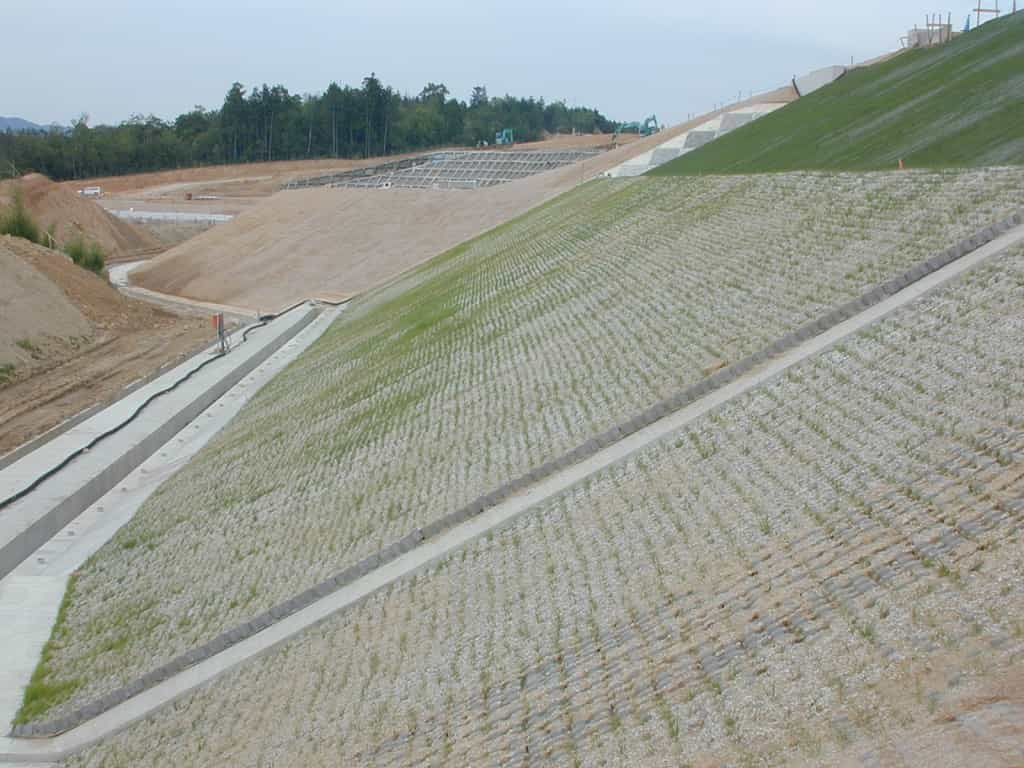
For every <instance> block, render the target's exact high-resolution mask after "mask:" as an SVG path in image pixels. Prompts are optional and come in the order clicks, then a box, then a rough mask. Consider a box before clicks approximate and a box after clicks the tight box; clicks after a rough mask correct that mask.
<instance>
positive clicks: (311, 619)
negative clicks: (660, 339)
mask: <svg viewBox="0 0 1024 768" xmlns="http://www.w3.org/2000/svg"><path fill="white" fill-rule="evenodd" d="M1021 221H1022V218H1021V214H1016V215H1015V216H1014V217H1013V218H1012V219H1010V220H1007V221H1006V222H1002V223H1000V224H999V225H997V226H995V227H989V228H986V229H985V230H984V231H983V232H981V233H979V234H978V235H976V236H975V237H973V238H970V239H968V240H965V241H963V242H961V243H959V244H957V245H956V246H954V247H952V248H950V249H948V250H947V251H945V252H943V253H942V254H938V255H936V256H934V257H933V258H931V259H929V260H928V261H926V262H922V263H921V264H919V265H917V266H916V267H914V268H912V269H910V270H908V271H907V272H906V273H904V274H903V275H900V276H898V277H896V278H893V279H892V280H890V281H889V282H887V283H885V284H883V285H881V286H878V287H877V288H875V289H873V290H872V291H869V292H868V293H867V294H865V295H864V296H862V297H860V298H859V299H856V300H854V301H851V302H848V303H847V304H844V305H842V306H840V307H837V308H836V309H834V310H833V311H832V312H830V313H828V314H827V315H825V316H823V317H822V318H819V319H818V320H817V321H814V322H812V323H808V324H806V325H805V326H802V327H801V328H799V329H798V330H797V331H794V332H793V333H791V334H788V335H787V336H785V337H783V338H782V339H779V340H778V341H777V342H776V343H775V344H773V345H771V346H770V347H767V348H766V349H764V350H761V351H760V352H758V353H755V354H754V355H751V356H750V357H748V358H746V359H744V360H742V361H739V362H738V363H736V364H734V365H732V366H729V367H727V368H725V369H723V370H722V371H719V372H718V373H716V374H714V375H713V376H711V377H708V378H707V379H705V380H704V381H702V382H699V383H698V384H696V385H694V386H693V387H691V388H689V389H688V390H685V391H684V392H681V393H679V394H677V395H675V396H673V397H672V398H669V399H668V400H666V401H663V402H662V403H658V404H656V405H654V406H652V407H651V408H650V409H648V410H647V411H645V412H644V413H643V414H640V415H638V416H637V417H634V418H633V419H630V420H629V421H628V422H625V423H624V424H623V425H620V426H616V427H613V428H612V429H611V430H608V431H607V432H605V433H603V434H602V435H599V436H598V437H597V438H593V439H592V440H589V441H587V443H586V444H584V445H583V446H580V447H579V448H577V449H576V450H574V451H571V452H570V453H569V454H567V455H566V456H564V457H561V458H559V459H557V460H555V461H553V462H549V463H548V464H546V465H544V466H543V467H540V468H538V469H537V470H534V471H533V472H531V473H529V474H528V475H526V476H525V477H523V478H518V479H516V480H513V481H510V482H509V483H507V484H506V485H505V486H503V487H502V488H501V489H498V490H497V491H494V492H492V493H491V494H487V496H484V497H481V498H480V499H477V500H476V501H474V502H471V503H470V504H469V505H467V507H465V508H463V509H461V510H457V511H456V512H453V513H451V514H450V515H448V516H446V517H445V518H442V519H441V520H439V521H437V522H436V523H433V524H431V525H430V526H427V528H424V529H423V530H418V529H417V530H416V531H414V532H413V533H411V534H410V535H409V536H407V537H406V538H405V539H403V540H402V541H401V542H396V543H395V544H393V545H392V546H391V547H388V549H386V550H385V551H384V552H382V553H379V554H378V555H374V556H372V557H371V558H368V560H367V561H364V562H363V563H360V564H359V565H357V566H354V567H353V568H350V569H348V571H346V572H344V573H343V574H339V575H338V576H336V577H334V578H333V579H328V580H327V581H325V582H323V583H322V584H319V585H317V586H316V587H313V588H312V589H311V590H307V592H305V593H303V594H302V595H299V596H297V597H296V598H293V600H290V601H288V602H287V603H285V604H283V605H282V606H277V607H275V608H273V609H271V611H268V612H267V613H266V614H264V616H261V617H257V618H256V619H254V620H253V621H252V622H249V623H248V624H247V625H246V626H245V627H241V628H236V629H234V630H231V631H229V632H227V633H225V634H224V635H223V636H221V637H220V638H217V639H216V640H215V641H213V642H212V643H211V644H207V649H209V648H216V649H217V650H215V651H214V652H212V653H205V655H204V650H203V649H196V651H192V652H190V653H189V654H186V655H185V656H184V657H183V659H184V661H185V666H183V667H182V668H181V670H180V671H178V672H175V673H174V674H167V675H163V676H161V675H160V674H157V675H152V674H151V675H150V676H147V677H150V678H151V687H147V686H146V685H144V684H142V682H141V681H136V683H134V684H130V686H129V688H131V687H132V686H137V688H138V691H137V692H136V693H134V694H132V695H131V696H129V697H128V698H125V699H123V700H121V701H119V703H117V704H115V705H113V706H112V707H110V708H106V709H105V708H104V707H103V703H102V702H94V703H93V704H92V705H88V706H87V707H85V708H84V710H83V712H82V714H83V715H84V714H88V715H89V717H88V718H87V719H85V720H84V722H81V723H80V724H77V725H75V726H73V727H70V729H69V730H66V731H65V732H63V733H61V734H60V735H58V736H53V737H50V738H39V739H21V738H11V737H7V738H3V739H0V762H3V761H11V762H15V761H23V762H24V761H27V760H43V761H45V760H58V759H62V758H63V757H66V756H67V755H69V754H71V753H73V752H76V751H78V750H80V749H82V748H84V747H86V746H88V745H89V744H92V743H94V742H96V741H98V740H100V739H103V738H105V737H107V736H110V735H111V734H114V733H116V732H118V731H119V730H121V729H123V728H126V727H127V726H128V725H130V724H131V723H133V722H135V721H137V720H139V719H141V718H144V717H146V716H148V715H150V714H151V713H152V712H153V711H155V710H156V709H158V708H160V707H162V706H164V705H166V704H168V703H170V702H172V701H174V700H175V699H177V698H179V697H181V696H184V695H186V694H188V693H189V692H190V691H192V690H194V689H196V688H198V687H200V686H202V685H205V684H208V683H210V682H211V681H212V680H214V679H215V678H216V677H218V676H219V675H221V674H223V673H224V672H226V671H228V670H230V669H232V668H233V667H235V666H237V665H239V664H241V663H244V662H245V661H248V660H250V659H253V658H256V657H258V656H260V655H262V654H265V653H268V652H270V651H271V650H273V649H274V648H275V647H277V646H278V645H280V644H282V643H284V642H286V641H288V640H289V639H290V638H292V637H294V636H295V635H296V634H298V633H300V632H302V631H304V630H306V629H308V628H309V627H310V626H312V625H313V624H315V623H317V622H319V621H322V620H324V619H325V618H327V617H329V616H331V615H332V614H334V613H336V612H337V611H340V610H343V609H345V608H348V607H351V606H353V605H355V604H357V603H359V602H360V601H361V600H363V599H365V598H366V597H368V596H370V595H372V594H373V593H374V592H376V591H378V590H380V589H383V588H384V587H386V586H388V585H390V584H392V583H393V582H395V581H397V580H398V579H401V578H405V577H407V576H409V575H411V574H413V573H416V572H418V571H421V570H423V569H425V568H428V567H429V566H430V565H432V564H433V563H435V562H436V561H438V560H440V559H442V558H444V557H446V556H448V555H449V554H450V553H451V552H453V551H455V550H457V549H459V548H461V547H464V546H466V545H467V544H469V543H470V542H472V541H473V540H475V539H476V538H478V537H480V536H483V535H485V534H488V533H491V532H493V531H494V530H496V529H499V528H501V527H503V526H506V525H508V524H510V523H511V522H513V521H514V520H515V519H516V518H518V517H519V516H521V515H522V514H524V513H526V512H528V511H529V510H531V509H533V508H534V507H536V506H537V505H538V504H540V503H542V502H544V501H546V500H548V499H550V498H552V497H554V496H556V495H558V494H560V493H563V492H564V491H566V490H568V489H570V488H572V487H573V486H575V485H577V484H578V483H580V482H582V481H583V480H585V479H586V478H587V477H589V476H591V475H593V474H594V473H597V472H600V471H603V470H605V469H607V468H608V467H609V466H612V465H613V464H616V463H618V462H621V461H623V460H625V459H626V458H628V457H629V456H630V455H632V454H633V453H635V452H636V451H639V450H641V449H643V448H646V447H647V446H649V445H651V444H652V443H654V442H656V441H658V440H662V439H664V438H666V437H668V436H670V435H672V434H673V433H675V432H677V431H678V430H679V429H681V428H683V427H685V426H687V425H689V424H690V423H692V422H693V421H695V420H696V419H698V418H701V417H702V416H704V415H705V414H707V413H708V412H710V411H712V410H714V409H715V408H718V407H719V406H721V405H723V404H724V403H726V402H728V401H730V400H732V399H733V398H736V397H739V396H741V395H743V394H744V393H746V392H748V391H750V390H751V389H754V388H755V387H757V386H760V385H761V384H763V383H765V382H767V381H770V380H771V379H773V378H775V377H777V376H779V375H781V374H783V373H785V372H786V371H787V370H788V369H789V368H791V367H793V366H794V365H797V364H799V363H801V362H803V361H804V360H806V359H808V358H810V357H812V356H814V355H817V354H819V353H821V352H823V351H824V350H826V349H828V348H829V347H831V346H833V345H835V344H837V343H839V342H841V341H842V340H843V339H845V338H847V337H849V336H851V335H852V334H855V333H857V332H859V331H861V330H863V329H864V328H865V327H867V326H869V325H871V324H873V323H876V322H878V321H879V320H881V319H882V318H884V317H886V316H887V315H889V314H890V313H892V312H894V311H896V310H897V309H899V308H900V307H903V306H904V305H906V304H908V303H910V302H912V301H915V300H916V299H918V298H920V297H921V296H922V295H924V294H925V293H927V292H928V291H931V290H933V289H934V288H936V287H938V286H940V285H943V284H944V283H946V282H948V281H949V280H952V279H953V278H955V277H958V276H959V275H961V274H963V273H964V272H966V271H967V270H969V269H972V268H974V267H975V266H977V265H979V264H981V263H982V262H984V261H985V260H987V259H989V258H992V257H993V256H995V255H997V254H999V253H1002V252H1003V251H1005V250H1006V249H1008V248H1010V247H1012V246H1014V245H1017V244H1019V243H1022V242H1024V226H1021ZM236 633H237V634H236ZM232 635H235V640H234V642H229V640H230V639H231V637H232ZM55 725H56V724H45V723H44V724H39V726H37V727H39V728H44V729H45V728H47V727H54V726H55ZM42 732H44V733H45V731H42Z"/></svg>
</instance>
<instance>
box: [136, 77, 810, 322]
mask: <svg viewBox="0 0 1024 768" xmlns="http://www.w3.org/2000/svg"><path fill="white" fill-rule="evenodd" d="M792 98H795V93H794V92H793V89H792V88H783V89H780V90H778V91H773V92H771V93H767V94H761V95H759V96H756V97H754V98H753V99H752V100H750V101H751V103H753V102H760V101H786V100H790V99H792ZM735 106H736V105H730V108H734V107H735ZM713 114H714V113H713ZM706 119H708V116H707V115H705V116H702V117H701V118H698V119H697V120H694V121H690V122H688V123H684V124H681V125H677V126H673V127H672V128H670V129H668V130H667V131H663V132H661V133H659V134H655V135H654V136H649V137H646V138H642V139H641V138H637V137H635V136H622V137H620V143H624V145H623V146H620V147H619V148H617V149H615V150H612V151H609V152H606V153H604V154H603V155H601V156H599V157H597V158H595V159H592V160H587V161H586V162H585V163H583V164H582V166H581V165H580V164H577V165H574V166H569V167H566V168H561V169H558V170H554V171H550V172H548V173H543V174H538V175H536V176H531V177H529V178H525V179H520V180H518V181H515V182H512V183H509V184H503V185H500V186H496V187H489V188H485V189H482V190H476V191H473V192H467V191H460V190H447V191H441V190H411V189H390V190H373V189H326V188H321V189H308V190H295V191H288V192H282V193H279V194H277V195H274V196H273V197H271V198H270V199H269V200H266V201H264V202H262V203H261V204H259V205H257V206H255V207H254V208H252V209H251V210H249V211H248V212H246V213H243V214H241V215H240V216H238V217H237V218H235V219H234V220H233V221H231V222H229V223H227V224H222V225H219V226H217V227H214V228H213V229H211V230H209V231H207V232H205V233H203V234H201V235H199V236H197V237H194V238H192V239H190V240H188V241H187V242H185V243H183V244H181V245H180V246H178V247H176V248H173V249H171V250H169V251H167V252H166V253H164V254H162V255H161V256H160V257H159V258H157V259H154V260H153V261H152V262H151V263H150V264H148V265H146V266H145V267H142V268H140V269H138V270H136V271H135V272H134V273H133V274H132V280H133V282H136V283H137V284H139V285H141V286H143V287H145V288H148V289H150V290H154V291H160V292H162V293H171V294H177V295H181V296H187V297H189V298H193V299H199V300H202V301H212V302H217V303H226V304H235V305H238V306H245V307H250V308H253V309H260V310H269V309H277V308H279V307H282V306H285V305H287V304H289V303H291V302H294V301H297V300H299V299H303V298H308V297H310V296H328V297H340V296H351V295H354V294H358V293H362V292H363V291H366V290H368V289H370V288H373V287H375V286H378V285H380V284H382V283H384V282H386V281H387V280H389V279H391V278H392V277H394V276H395V275H397V274H399V273H401V272H403V271H405V270H407V269H409V268H410V267H413V266H415V265H417V264H419V263H421V262H423V261H425V260H427V259H429V258H431V257H433V256H436V255H437V254H439V253H442V252H444V251H446V250H448V249H449V248H452V247H454V246H455V245H458V244H459V243H461V242H464V241H465V240H468V239H470V238H472V237H475V236H477V235H479V234H481V233H483V232H485V231H487V230H489V229H492V228H493V227H496V226H498V225H499V224H502V223H504V222H506V221H509V220H510V219H512V218H515V217H516V216H519V215H521V214H523V213H525V212H526V211H528V210H530V209H531V208H533V207H534V206H536V205H539V204H541V203H543V202H544V201H546V200H549V199H551V198H553V197H555V196H557V195H559V194H561V193H562V192H565V191H566V190H569V189H571V188H572V187H574V186H576V185H577V184H579V183H580V182H581V181H582V180H584V179H589V178H593V177H594V176H597V175H600V174H602V173H604V172H605V171H607V170H610V169H611V168H614V167H615V166H616V165H619V164H620V163H623V162H625V161H626V160H629V159H630V158H632V157H636V156H637V155H639V154H641V153H643V152H645V151H647V150H648V149H651V148H653V147H656V146H657V145H659V144H661V143H662V142H664V141H666V140H668V139H670V138H672V137H673V136H676V135H679V134H680V133H682V132H684V131H687V130H689V129H690V128H692V127H693V126H694V125H696V124H698V123H699V122H703V121H704V120H706ZM572 138H575V139H576V144H575V145H577V146H578V145H581V144H583V145H585V144H588V143H590V144H594V143H598V144H599V143H607V142H608V140H609V138H610V137H607V136H600V137H557V138H556V139H552V140H550V141H549V142H543V143H539V144H536V145H521V146H530V147H535V148H540V147H543V146H549V147H553V146H556V145H557V146H567V144H566V142H567V141H568V140H569V139H572Z"/></svg>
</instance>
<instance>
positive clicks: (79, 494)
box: [0, 305, 316, 578]
mask: <svg viewBox="0 0 1024 768" xmlns="http://www.w3.org/2000/svg"><path fill="white" fill-rule="evenodd" d="M295 312H296V313H297V314H296V315H293V316H292V317H291V318H288V320H287V321H286V322H284V323H282V324H281V326H278V332H277V334H276V335H274V336H272V337H271V338H270V340H269V341H266V342H264V343H262V344H253V345H251V346H250V345H248V344H246V345H243V346H241V347H240V348H238V349H237V350H235V351H234V352H233V353H232V354H229V355H227V356H226V357H225V358H224V360H225V361H226V362H227V364H228V366H230V367H228V368H227V370H223V371H221V370H212V369H214V368H219V366H210V368H211V377H212V378H213V379H214V380H213V382H212V383H210V384H209V386H205V385H204V386H202V387H200V388H199V391H198V392H195V393H188V392H183V393H182V394H183V395H184V397H183V399H182V400H181V401H180V402H177V403H175V404H174V408H173V410H172V412H171V413H170V414H167V415H164V416H159V417H154V416H152V415H151V413H150V412H149V411H145V412H143V413H144V416H140V419H139V421H140V422H141V423H140V427H141V426H145V429H144V430H141V431H140V432H139V433H138V434H136V435H135V436H134V437H132V436H131V435H128V434H124V435H123V436H122V435H121V434H116V435H112V436H110V437H109V438H107V440H105V441H104V442H102V443H100V444H99V445H98V446H96V449H95V451H96V452H97V453H98V452H100V451H103V456H104V457H111V456H112V458H103V459H102V462H103V465H104V466H103V468H102V469H101V470H99V471H97V472H95V473H92V472H90V471H89V470H88V468H86V467H83V468H82V469H83V470H84V472H82V473H81V474H82V476H81V477H78V478H75V477H74V476H73V475H74V474H76V472H75V469H76V467H75V463H76V462H78V461H82V460H83V459H85V458H86V457H87V456H89V454H88V453H86V454H83V455H82V456H81V457H79V459H77V460H76V462H72V464H71V465H69V466H68V467H65V468H64V469H63V470H61V472H59V473H58V474H57V475H56V476H54V477H52V478H50V479H48V480H47V481H45V482H44V483H43V485H41V486H40V487H39V488H37V489H36V490H35V491H33V492H32V493H30V494H29V495H28V496H27V497H25V498H23V499H21V500H20V501H18V502H15V503H14V504H13V505H12V506H11V507H10V508H8V509H5V510H0V578H2V577H4V576H6V575H7V574H8V573H10V572H11V571H12V570H13V569H14V568H15V567H17V565H18V564H19V563H21V562H22V561H23V560H25V559H26V558H27V557H29V556H31V555H32V553H33V552H35V551H36V550H37V549H38V548H39V547H40V546H42V545H43V544H45V543H46V542H47V541H48V540H49V539H50V538H52V537H53V536H54V534H56V533H57V532H58V531H60V530H61V529H62V528H63V527H64V526H65V525H67V524H68V523H69V522H71V521H72V520H74V519H75V518H76V517H77V516H78V515H80V514H81V513H82V512H83V511H84V510H85V509H86V508H87V507H89V506H90V505H91V504H92V503H93V502H95V501H96V500H97V499H99V498H100V497H101V496H103V495H104V494H105V493H106V492H107V491H109V490H110V489H111V488H113V487H114V486H115V485H117V483H118V482H120V481H121V480H122V479H124V478H125V477H126V476H127V475H128V474H129V473H130V472H131V471H132V470H133V469H135V468H136V467H137V466H139V465H140V464H141V463H142V462H143V461H145V460H146V459H147V458H148V457H149V456H151V455H152V454H153V453H154V452H155V451H156V450H157V449H159V448H160V446H162V445H164V444H165V443H166V442H167V441H168V440H170V439H171V438H172V437H174V435H176V434H177V433H178V432H179V431H181V429H183V428H184V427H185V426H186V425H188V423H189V422H191V421H192V420H193V419H195V418H196V416H198V415H199V414H200V413H202V412H203V411H204V410H206V409H207V408H208V407H209V406H210V405H211V404H212V403H214V402H215V401H217V400H218V399H219V398H220V397H221V396H222V395H223V394H224V393H225V392H227V391H228V390H229V389H231V388H232V387H233V386H235V384H237V383H238V382H239V381H241V380H242V379H243V378H244V377H245V376H246V375H247V374H249V373H250V372H251V371H252V370H253V369H255V368H256V367H257V366H258V365H259V364H260V363H262V362H263V361H264V360H266V359H267V358H268V357H270V356H271V355H272V354H273V353H274V352H276V351H277V350H278V349H280V348H281V346H282V345H284V344H285V342H287V341H288V340H289V339H290V338H292V336H294V335H295V334H296V333H298V332H299V331H300V330H302V328H304V327H305V326H306V325H308V324H309V323H310V322H311V321H312V320H313V318H314V317H315V316H316V310H315V309H314V307H313V306H312V305H308V306H306V307H305V308H299V309H297V310H295ZM285 317H287V316H285ZM281 319H284V318H281ZM282 326H283V327H282ZM273 329H274V326H273V325H272V326H271V330H270V331H269V332H271V333H272V332H273ZM239 337H240V336H239ZM232 363H234V365H232ZM185 365H186V366H187V365H188V364H187V363H186V364H185ZM181 367H184V366H179V368H181ZM176 370H177V369H176ZM168 375H169V376H170V375H172V374H168ZM175 378H177V375H175ZM153 384H154V386H153V389H154V390H156V389H162V388H163V385H161V384H160V383H159V382H153ZM147 391H148V390H146V389H140V390H139V391H138V394H139V396H140V398H141V397H142V396H143V395H146V394H147ZM121 406H122V404H115V405H114V406H111V407H109V408H108V409H106V410H105V411H104V412H102V413H99V414H96V415H95V416H93V417H92V418H90V419H88V420H86V421H85V422H83V423H82V424H80V425H78V427H77V431H78V432H80V433H81V434H80V435H76V434H73V433H74V432H75V431H76V430H72V431H71V432H68V433H66V434H65V435H61V436H58V437H57V438H55V439H54V440H53V441H51V443H50V444H48V445H45V446H43V448H45V449H47V450H48V451H50V452H51V453H52V454H57V455H59V454H58V452H63V455H68V454H70V453H71V452H72V450H70V448H71V446H74V447H75V448H77V447H78V445H80V444H82V443H85V442H86V441H87V438H88V437H90V436H91V435H93V434H96V433H99V432H101V431H103V429H104V428H105V427H108V425H109V426H113V424H112V423H111V416H110V413H109V412H110V411H113V410H115V409H118V408H120V407H121ZM126 416H127V414H125V415H124V416H122V417H121V418H122V419H123V418H124V417H126ZM119 438H121V439H119ZM76 441H77V443H78V445H75V442H76ZM56 463H57V462H56V461H53V462H52V463H50V461H47V460H45V459H44V460H43V462H39V461H34V459H33V456H31V455H29V456H24V457H22V458H21V459H19V460H18V461H16V462H14V463H13V464H11V465H10V466H8V467H7V468H5V469H4V470H2V471H0V481H2V482H0V495H3V496H5V497H6V496H7V495H8V494H10V493H15V492H18V491H19V490H21V488H24V487H26V486H27V485H28V484H29V483H28V481H27V479H26V478H28V477H38V476H39V475H42V474H43V473H44V472H45V471H47V470H48V469H50V467H52V466H54V465H55V464H56ZM40 464H43V465H42V466H40ZM51 486H53V488H52V489H51Z"/></svg>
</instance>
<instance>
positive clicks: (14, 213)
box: [0, 190, 39, 243]
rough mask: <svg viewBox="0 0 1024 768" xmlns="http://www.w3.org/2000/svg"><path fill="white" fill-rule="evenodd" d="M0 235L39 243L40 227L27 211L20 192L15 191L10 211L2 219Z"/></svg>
mask: <svg viewBox="0 0 1024 768" xmlns="http://www.w3.org/2000/svg"><path fill="white" fill-rule="evenodd" d="M0 235H13V236H14V237H21V238H24V239H25V240H29V241H31V242H33V243H38V242H39V225H38V224H36V222H35V220H33V218H32V216H31V215H29V212H28V211H27V210H26V209H25V201H24V200H23V199H22V196H21V192H20V191H17V190H16V191H15V193H14V201H13V202H12V203H11V207H10V209H9V210H8V211H7V213H5V214H4V215H3V216H2V217H0Z"/></svg>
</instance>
